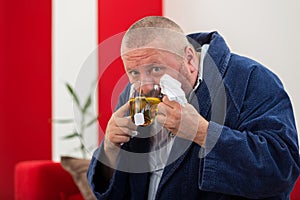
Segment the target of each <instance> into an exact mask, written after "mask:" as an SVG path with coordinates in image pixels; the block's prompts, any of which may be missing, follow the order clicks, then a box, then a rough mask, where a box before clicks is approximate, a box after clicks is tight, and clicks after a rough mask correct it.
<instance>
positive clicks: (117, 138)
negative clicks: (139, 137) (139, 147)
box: [110, 135, 130, 144]
mask: <svg viewBox="0 0 300 200" xmlns="http://www.w3.org/2000/svg"><path fill="white" fill-rule="evenodd" d="M129 140H130V136H128V135H113V136H112V137H111V138H110V142H112V143H114V144H121V143H125V142H128V141H129Z"/></svg>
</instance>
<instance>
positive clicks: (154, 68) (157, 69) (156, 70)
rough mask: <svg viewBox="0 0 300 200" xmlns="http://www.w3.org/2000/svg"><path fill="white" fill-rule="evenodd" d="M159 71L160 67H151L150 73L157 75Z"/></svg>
mask: <svg viewBox="0 0 300 200" xmlns="http://www.w3.org/2000/svg"><path fill="white" fill-rule="evenodd" d="M160 70H161V68H160V67H153V68H152V71H153V72H154V73H157V72H159V71H160Z"/></svg>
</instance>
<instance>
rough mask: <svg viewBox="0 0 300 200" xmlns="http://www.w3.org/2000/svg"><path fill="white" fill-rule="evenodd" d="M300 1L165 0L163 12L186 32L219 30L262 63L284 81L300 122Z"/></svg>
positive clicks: (237, 50) (238, 50)
mask: <svg viewBox="0 0 300 200" xmlns="http://www.w3.org/2000/svg"><path fill="white" fill-rule="evenodd" d="M299 10H300V1H297V0H286V1H274V0H242V1H241V0H226V1H221V0H185V1H182V0H165V1H164V15H165V16H166V17H169V18H171V19H173V20H174V21H176V22H177V23H178V24H180V25H181V26H182V27H183V28H184V29H185V31H186V32H187V33H190V32H197V31H212V30H217V31H218V32H219V33H220V34H221V35H223V37H224V38H225V40H226V42H227V44H228V45H229V46H230V48H231V50H232V51H233V52H235V53H239V54H242V55H246V56H248V57H251V58H254V59H255V60H257V61H259V62H261V63H263V64H264V65H266V66H267V67H268V68H269V69H271V70H272V71H273V72H275V73H276V74H277V75H278V76H279V77H280V78H281V80H282V82H283V84H284V86H285V88H286V90H287V92H288V93H289V95H290V97H291V100H292V103H293V106H294V111H295V115H296V122H297V127H299V125H300V90H299V88H300V86H299V85H300V84H299V83H298V80H299V76H300V59H299V57H300V56H299V54H300V51H299V48H300V26H299V19H300V12H299Z"/></svg>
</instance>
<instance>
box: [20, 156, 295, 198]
mask: <svg viewBox="0 0 300 200" xmlns="http://www.w3.org/2000/svg"><path fill="white" fill-rule="evenodd" d="M290 198H291V200H300V179H298V181H297V182H296V184H295V187H294V189H293V191H292V193H291V196H290ZM83 199H84V198H83V196H82V195H81V193H80V191H79V189H78V187H77V186H76V184H75V183H74V181H73V178H72V176H71V175H70V174H69V173H68V172H67V171H66V170H64V169H63V168H62V166H61V163H57V162H53V161H23V162H20V163H18V164H17V166H16V168H15V200H83Z"/></svg>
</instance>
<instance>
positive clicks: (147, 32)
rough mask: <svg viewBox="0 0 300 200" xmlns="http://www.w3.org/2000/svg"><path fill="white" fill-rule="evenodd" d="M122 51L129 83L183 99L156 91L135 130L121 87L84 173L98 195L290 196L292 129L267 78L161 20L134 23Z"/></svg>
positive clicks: (203, 36)
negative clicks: (149, 120)
mask: <svg viewBox="0 0 300 200" xmlns="http://www.w3.org/2000/svg"><path fill="white" fill-rule="evenodd" d="M121 54H122V59H123V63H124V66H125V70H126V73H127V75H128V77H129V80H130V82H135V81H143V80H151V81H154V82H160V83H161V84H162V79H166V80H167V82H168V81H169V82H168V83H170V84H172V82H176V81H178V82H179V83H180V85H181V87H180V88H175V86H174V88H172V90H173V92H174V93H176V94H178V92H179V93H180V92H184V94H185V98H186V100H187V103H180V102H179V101H176V100H172V99H171V98H170V95H169V94H168V93H165V96H164V97H163V99H162V102H161V103H159V104H158V107H157V109H158V111H157V116H156V119H155V123H154V124H152V125H151V126H148V127H140V126H138V127H137V126H136V125H135V124H134V123H133V122H132V120H131V118H130V117H129V116H128V110H129V103H128V100H129V99H128V98H129V87H127V88H126V89H125V91H124V92H123V93H122V95H121V96H120V99H119V105H118V109H117V110H116V112H115V113H114V114H113V115H112V117H111V119H110V120H109V122H108V125H107V129H106V135H105V139H104V141H103V142H102V144H101V146H100V148H99V149H98V150H97V151H96V152H95V154H94V156H93V159H92V161H91V165H90V168H89V171H88V179H89V182H90V185H91V187H92V189H93V191H94V193H95V195H96V196H97V198H98V199H249V198H250V199H289V193H290V191H291V190H292V188H293V185H294V183H295V181H296V179H297V177H298V174H299V153H298V144H297V131H296V128H295V122H294V116H293V111H292V106H291V103H290V100H289V97H288V95H287V94H286V92H285V91H284V88H283V86H282V84H281V82H280V80H279V79H278V78H277V77H276V76H275V75H274V74H273V73H271V72H270V71H269V70H267V69H266V68H264V67H263V66H262V65H261V64H259V63H257V62H255V61H253V60H250V59H248V58H245V57H242V56H238V55H236V54H233V53H231V52H230V50H229V48H228V47H227V46H226V44H225V41H224V40H223V38H222V37H221V36H220V35H219V34H218V33H217V32H212V33H197V34H192V35H189V36H188V37H185V36H184V32H183V31H182V29H181V28H180V27H179V26H178V25H177V24H176V23H174V22H173V21H171V20H169V19H167V18H164V17H155V16H153V17H145V18H143V19H141V20H139V21H137V22H136V23H134V24H133V25H132V26H131V27H130V28H129V30H128V31H127V32H126V34H125V36H124V38H123V41H122V45H121ZM166 74H167V75H168V76H166ZM175 85H176V84H175ZM171 92H172V91H171ZM136 133H138V134H137V135H136Z"/></svg>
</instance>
